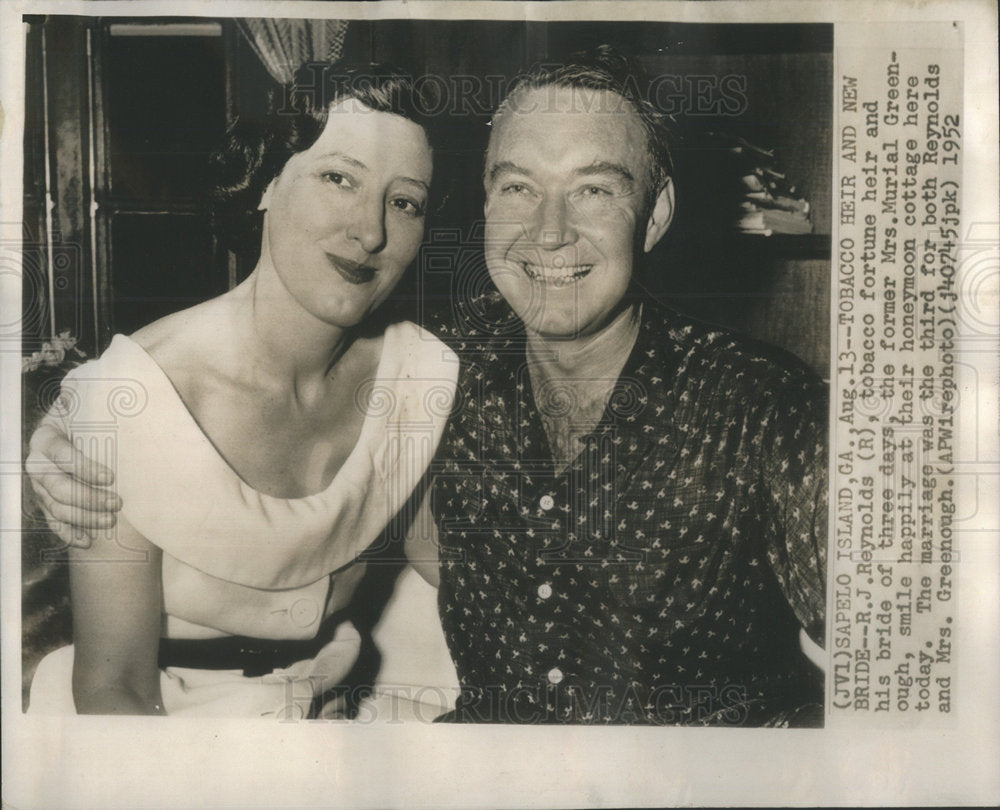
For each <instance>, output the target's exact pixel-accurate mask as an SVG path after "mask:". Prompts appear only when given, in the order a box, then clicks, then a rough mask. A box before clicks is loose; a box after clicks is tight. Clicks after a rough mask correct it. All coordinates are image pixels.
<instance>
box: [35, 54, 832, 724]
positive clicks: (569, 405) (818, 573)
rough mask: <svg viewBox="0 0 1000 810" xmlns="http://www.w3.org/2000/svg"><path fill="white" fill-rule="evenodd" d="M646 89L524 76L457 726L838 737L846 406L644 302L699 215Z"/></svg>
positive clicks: (494, 317) (594, 57) (452, 571)
mask: <svg viewBox="0 0 1000 810" xmlns="http://www.w3.org/2000/svg"><path fill="white" fill-rule="evenodd" d="M639 87H640V83H639V82H637V81H636V72H635V69H634V66H632V65H631V64H630V63H629V62H628V61H627V60H625V59H623V58H621V57H619V56H617V55H615V54H614V53H612V52H611V51H610V50H608V49H605V48H602V49H598V51H596V52H595V53H594V54H591V55H589V56H587V57H583V58H579V59H575V60H574V61H573V62H572V63H567V64H563V65H556V66H551V65H550V66H547V67H544V68H538V69H536V70H533V71H532V72H530V73H528V74H526V75H525V76H524V77H522V78H520V79H519V80H518V82H517V83H516V84H515V86H514V88H513V89H512V91H511V93H510V95H509V96H508V98H507V100H506V101H505V102H504V104H503V105H502V106H501V107H500V109H499V110H498V112H497V113H496V115H495V116H494V119H493V122H492V130H491V137H490V143H489V148H488V150H487V155H486V163H485V172H484V182H485V185H486V231H485V240H486V244H485V257H486V265H487V268H488V271H489V274H490V276H491V278H492V279H493V282H494V283H495V286H496V288H497V290H498V291H499V294H493V295H487V296H485V297H483V298H480V299H477V300H474V301H464V302H458V303H457V307H456V310H457V311H456V312H455V313H452V315H453V317H452V318H450V319H449V321H448V322H447V323H445V324H443V325H441V326H440V327H439V331H440V333H441V335H442V336H444V337H445V338H446V339H447V340H449V342H450V343H451V345H452V347H453V348H455V349H456V351H457V352H458V354H459V355H460V357H461V358H462V361H463V368H462V372H461V377H460V381H459V390H460V392H461V396H460V398H459V400H460V404H459V406H458V407H456V410H455V412H454V413H453V415H452V419H451V421H450V423H449V427H448V428H447V430H446V434H445V437H444V439H443V441H442V446H441V449H440V451H439V456H438V463H437V465H436V472H437V477H436V481H435V486H434V492H433V498H432V508H433V511H434V517H435V522H436V524H437V530H438V538H437V544H436V545H437V546H439V549H440V557H441V562H440V566H439V567H438V569H437V571H436V572H433V571H432V576H433V574H434V573H437V574H438V575H439V577H440V582H439V595H438V604H439V610H440V615H441V621H442V625H443V627H444V631H445V636H446V638H447V641H448V645H449V648H450V651H451V654H452V657H453V659H454V661H455V664H456V669H457V672H458V676H459V680H460V682H461V684H462V697H461V699H460V700H459V703H458V706H457V707H456V709H455V711H454V712H452V713H451V714H450V715H449V719H455V720H462V721H478V722H521V723H535V722H577V723H591V722H593V723H608V722H611V723H615V722H619V723H620V722H636V723H684V724H687V723H703V724H732V725H743V724H746V725H761V724H786V723H789V724H802V725H805V724H814V723H816V722H817V721H818V719H819V718H821V714H822V712H821V708H820V701H821V695H822V691H821V683H820V680H821V679H820V676H819V674H818V671H817V670H815V669H814V668H813V667H812V666H811V665H810V664H809V663H808V662H807V661H806V659H805V657H804V656H803V654H802V651H801V648H800V635H802V634H801V630H802V629H805V630H806V631H808V632H809V633H810V634H811V635H812V637H813V639H815V640H816V641H818V642H821V641H822V634H823V622H824V591H825V584H824V575H823V572H824V568H825V543H826V528H825V525H826V524H825V521H826V511H825V496H826V478H825V467H826V448H825V422H826V406H825V391H824V388H823V386H822V384H821V383H820V382H819V381H818V380H817V379H815V377H814V375H812V374H811V373H810V372H808V371H807V370H805V369H804V367H802V365H801V364H799V363H797V362H796V361H794V360H793V359H792V358H790V357H789V356H787V355H785V354H783V353H781V352H779V351H777V350H775V349H771V348H768V347H764V346H761V345H757V344H754V343H751V342H749V341H745V340H742V339H739V338H737V337H735V336H733V335H730V334H728V333H726V332H723V331H721V330H716V329H713V328H711V327H708V326H706V325H703V324H700V323H697V322H695V321H692V320H690V319H688V318H686V317H683V316H681V315H679V314H677V313H675V312H672V311H670V310H666V309H662V308H660V307H657V306H655V305H654V304H653V302H651V301H648V300H646V301H644V300H643V299H642V296H641V295H640V294H639V293H638V286H639V285H638V281H639V268H638V264H639V261H640V259H641V258H642V256H643V255H644V254H646V253H649V252H650V251H651V250H652V249H653V247H655V246H656V244H657V243H658V242H659V241H660V239H661V238H662V237H663V236H664V234H665V233H666V232H667V230H668V228H669V226H670V222H671V219H672V216H673V208H674V190H673V184H672V180H671V177H670V171H671V165H670V154H669V150H668V148H667V138H666V133H665V132H664V130H663V127H662V125H661V121H660V118H659V116H658V115H657V113H656V111H655V110H654V109H653V108H652V107H651V106H650V105H649V104H648V102H647V101H646V100H645V99H643V98H642V96H641V92H640V91H639V89H638V88H639ZM52 455H53V454H51V453H50V457H51V456H52ZM68 514H69V513H66V512H62V513H61V515H60V513H58V512H57V513H56V514H55V516H56V517H57V518H58V517H60V516H68ZM409 548H410V550H411V553H412V554H413V555H414V556H417V557H419V555H420V551H419V548H418V547H417V546H416V545H415V544H412V543H411V544H410V546H409ZM434 550H435V551H436V550H437V549H436V548H435V549H434Z"/></svg>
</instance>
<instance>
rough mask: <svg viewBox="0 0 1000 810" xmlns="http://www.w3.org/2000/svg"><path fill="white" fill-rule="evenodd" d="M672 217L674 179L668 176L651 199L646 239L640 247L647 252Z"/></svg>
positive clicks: (661, 234)
mask: <svg viewBox="0 0 1000 810" xmlns="http://www.w3.org/2000/svg"><path fill="white" fill-rule="evenodd" d="M673 219H674V181H673V179H672V178H670V177H668V178H667V179H666V182H664V184H663V187H662V188H661V189H660V192H659V194H657V195H656V199H655V200H654V201H653V210H652V211H651V212H650V214H649V219H648V220H647V222H646V241H645V242H644V243H643V246H642V249H643V252H644V253H649V251H651V250H652V249H653V248H654V247H656V244H657V243H658V242H659V241H660V240H661V239H662V238H663V235H664V234H665V233H666V232H667V230H668V229H669V228H670V223H671V222H673Z"/></svg>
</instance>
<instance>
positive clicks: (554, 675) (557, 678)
mask: <svg viewBox="0 0 1000 810" xmlns="http://www.w3.org/2000/svg"><path fill="white" fill-rule="evenodd" d="M562 679H563V673H562V670H561V669H559V667H553V668H552V669H550V670H549V683H551V684H553V685H556V684H560V683H562Z"/></svg>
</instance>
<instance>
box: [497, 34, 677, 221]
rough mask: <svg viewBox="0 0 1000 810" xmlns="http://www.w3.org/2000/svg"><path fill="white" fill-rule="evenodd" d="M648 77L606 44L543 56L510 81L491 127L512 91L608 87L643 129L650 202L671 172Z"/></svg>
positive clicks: (662, 119) (663, 124) (666, 135)
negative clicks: (627, 105)
mask: <svg viewBox="0 0 1000 810" xmlns="http://www.w3.org/2000/svg"><path fill="white" fill-rule="evenodd" d="M648 86H649V81H648V79H647V78H646V73H645V71H644V70H643V69H642V66H641V65H640V64H639V63H638V62H637V61H636V60H635V59H634V58H632V57H630V56H626V55H625V54H622V53H619V52H618V51H616V50H615V49H614V48H612V47H611V46H610V45H599V46H597V47H596V48H594V49H592V50H588V51H579V52H577V53H574V54H571V55H570V56H568V57H567V58H566V59H564V60H559V61H552V60H547V61H544V62H539V63H538V64H536V65H534V66H532V67H531V68H530V69H528V70H527V71H526V72H524V73H521V74H519V75H518V76H517V78H515V80H514V82H513V83H512V84H511V86H510V88H509V90H508V92H507V95H506V98H505V99H504V101H503V102H502V103H501V104H500V106H499V107H498V108H497V111H496V112H495V113H494V114H493V121H492V124H493V126H494V127H495V126H496V125H497V122H498V121H499V119H500V118H501V117H502V116H503V115H504V113H505V112H506V111H507V110H508V109H509V108H510V106H511V104H510V102H511V99H512V98H513V97H514V94H515V93H517V92H518V91H522V90H540V89H543V88H546V87H569V88H581V89H588V90H608V91H610V92H612V93H616V94H618V95H619V96H621V97H622V98H624V99H625V100H626V101H628V102H629V103H630V104H631V105H632V108H633V109H634V110H635V112H636V114H637V115H638V116H639V121H640V123H641V124H642V128H643V129H644V130H645V132H646V150H647V154H648V155H649V160H650V177H649V180H650V184H649V185H650V188H649V195H650V202H651V201H652V200H653V199H655V197H656V195H657V194H658V193H659V191H660V189H662V188H663V184H664V183H665V182H666V181H667V179H668V178H669V177H671V176H672V175H673V171H674V166H673V159H672V157H671V154H670V141H671V133H670V130H669V129H668V127H667V121H668V118H667V116H666V115H664V114H663V113H661V112H660V111H659V110H658V109H657V108H656V107H655V106H653V104H651V103H650V101H649V100H648V98H647V96H646V89H647V88H648Z"/></svg>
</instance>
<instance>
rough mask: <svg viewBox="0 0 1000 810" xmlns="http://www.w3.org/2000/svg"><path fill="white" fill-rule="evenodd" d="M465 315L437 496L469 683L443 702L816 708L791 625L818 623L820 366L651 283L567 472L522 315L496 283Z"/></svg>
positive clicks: (577, 708) (448, 600) (484, 713)
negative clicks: (546, 423)
mask: <svg viewBox="0 0 1000 810" xmlns="http://www.w3.org/2000/svg"><path fill="white" fill-rule="evenodd" d="M458 314H459V316H460V317H459V318H458V322H457V324H456V323H455V322H454V321H453V322H452V323H451V325H449V326H447V327H442V328H441V329H440V336H441V337H442V338H443V339H445V340H446V342H448V343H449V344H450V345H451V346H452V348H454V349H455V350H456V351H457V352H458V354H459V356H460V357H461V359H462V366H463V367H462V371H461V375H460V380H459V398H458V401H457V403H456V408H455V412H454V414H453V418H452V419H451V420H450V423H449V426H448V428H447V429H446V432H445V436H444V439H443V440H442V446H441V449H440V451H439V456H438V463H437V464H436V472H437V477H436V481H435V491H434V497H433V499H432V505H433V509H434V514H435V519H436V521H437V524H438V530H439V538H440V543H441V548H440V551H441V558H442V559H441V569H440V573H441V585H440V590H439V597H438V600H439V608H440V613H441V619H442V623H443V626H444V631H445V636H446V638H447V641H448V645H449V648H450V650H451V654H452V657H453V659H454V662H455V665H456V668H457V671H458V676H459V680H460V682H461V684H462V688H463V697H462V699H460V701H459V705H458V707H457V709H456V711H455V712H454V713H453V714H452V716H451V719H459V720H472V721H486V722H489V721H500V722H528V723H530V722H578V723H607V722H612V723H623V722H633V723H644V722H648V723H707V724H733V725H741V724H748V725H760V724H765V723H776V722H777V723H780V722H784V721H786V720H787V719H788V718H789V717H792V718H794V717H803V716H805V715H808V714H809V711H808V709H816V708H817V707H818V703H819V701H820V700H821V691H818V690H819V689H821V678H820V677H819V674H818V671H817V670H815V668H814V667H812V665H811V664H809V663H808V662H807V661H805V659H804V656H803V655H802V653H801V650H800V643H799V630H800V627H801V628H805V629H806V630H807V631H808V632H809V633H810V634H811V635H812V636H813V638H815V639H816V640H818V641H819V642H820V643H822V635H823V623H824V592H825V579H824V571H825V557H826V553H825V552H826V494H827V493H826V488H827V477H826V467H827V449H826V424H827V405H826V401H827V400H826V389H825V386H824V385H823V383H822V382H821V381H820V380H819V379H817V378H816V376H815V375H814V374H813V373H812V372H810V371H809V370H807V369H806V368H805V367H804V366H803V365H802V364H801V363H800V362H799V361H797V360H796V359H795V358H793V357H791V356H790V355H788V354H786V353H784V352H781V351H780V350H778V349H774V348H772V347H768V346H764V345H762V344H757V343H755V342H752V341H749V340H746V339H743V338H739V337H737V336H734V335H733V334H731V333H728V332H725V331H722V330H719V329H716V328H714V327H710V326H708V325H705V324H702V323H699V322H697V321H694V320H692V319H690V318H687V317H685V316H682V315H679V314H677V313H675V312H672V311H670V310H666V309H662V308H657V307H654V306H652V305H651V304H650V303H649V302H647V303H646V304H645V305H644V307H643V317H642V325H641V328H640V332H639V337H638V338H637V340H636V343H635V346H634V347H633V349H632V352H631V354H630V356H629V358H628V360H627V361H626V364H625V366H624V368H623V370H622V373H621V375H620V376H619V379H618V381H617V383H616V384H615V388H614V392H613V394H612V396H611V398H610V401H609V403H608V406H607V408H606V410H605V413H604V416H603V418H602V420H601V422H600V423H599V424H598V426H597V427H596V428H595V429H594V430H593V431H591V432H590V433H589V434H588V435H586V437H585V440H584V448H583V450H582V452H581V453H580V455H579V456H578V457H577V458H576V459H575V461H574V462H573V463H572V464H571V465H570V466H569V467H568V468H566V469H564V470H563V471H561V472H559V471H556V469H555V467H554V465H553V462H552V457H551V452H550V449H549V444H548V440H547V438H546V434H545V430H544V428H543V426H542V423H541V419H540V416H539V412H538V406H537V404H536V397H535V393H534V392H533V390H532V383H531V379H530V376H529V373H528V368H527V365H526V363H525V351H524V345H525V343H524V341H525V339H524V333H523V329H522V328H520V326H519V322H518V321H517V319H516V318H515V317H514V316H513V313H511V311H510V310H509V308H508V307H507V305H506V304H505V303H504V302H503V301H502V299H499V297H498V296H489V297H485V298H483V299H479V300H478V301H475V302H473V303H471V304H467V305H465V306H463V307H461V309H460V311H459V313H458ZM547 401H548V403H549V404H548V405H547V406H546V407H553V408H556V409H558V408H559V407H561V406H560V398H559V396H558V393H557V394H556V395H555V396H551V397H548V398H547ZM812 716H813V717H817V716H819V717H821V711H816V712H813V714H812Z"/></svg>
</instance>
